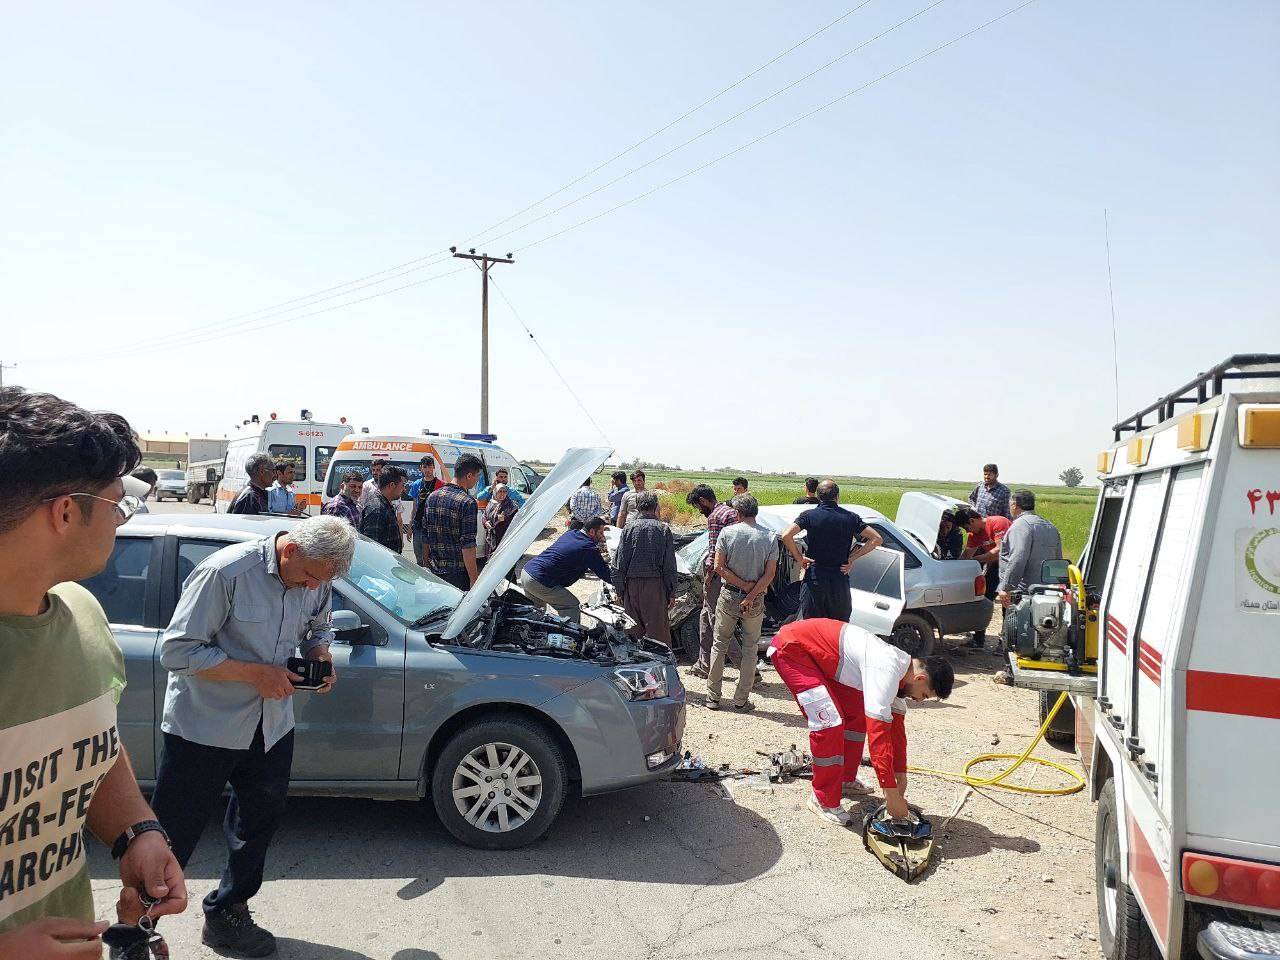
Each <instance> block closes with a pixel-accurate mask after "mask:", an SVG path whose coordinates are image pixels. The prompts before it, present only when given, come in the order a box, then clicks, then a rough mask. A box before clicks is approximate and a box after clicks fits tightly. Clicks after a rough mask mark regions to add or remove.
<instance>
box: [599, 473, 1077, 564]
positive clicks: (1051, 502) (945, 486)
mask: <svg viewBox="0 0 1280 960" xmlns="http://www.w3.org/2000/svg"><path fill="white" fill-rule="evenodd" d="M611 472H612V470H611V469H606V470H602V471H601V472H600V473H598V474H596V479H595V480H594V481H593V482H592V487H593V488H594V489H595V490H596V492H597V493H600V494H601V495H602V496H603V494H604V492H605V491H607V490H608V489H609V474H610V473H611ZM628 472H629V471H628ZM645 474H646V475H647V476H648V479H649V486H651V487H655V486H656V487H667V486H669V485H671V484H672V483H673V482H675V487H676V489H677V490H679V491H683V490H688V489H689V487H691V486H692V485H694V484H698V483H706V484H710V486H711V487H713V488H714V489H715V491H716V494H717V495H718V496H719V497H720V498H721V499H727V498H728V497H730V496H732V494H733V477H734V474H732V473H696V472H684V471H668V470H650V469H648V468H646V469H645ZM747 479H748V480H749V481H750V489H751V492H752V493H753V494H755V496H756V499H757V500H759V501H760V503H761V504H779V503H791V502H792V501H793V500H794V499H795V498H796V497H798V496H800V495H802V494H803V493H804V478H803V477H790V476H780V475H776V474H775V475H770V474H749V475H747ZM832 479H833V480H835V481H836V482H837V483H838V484H840V502H841V503H843V504H846V505H849V504H860V505H862V506H865V507H869V508H871V509H872V510H876V511H878V512H879V513H882V514H884V515H885V516H887V517H890V518H892V517H894V516H896V515H897V512H898V500H899V499H900V498H901V496H902V494H903V493H904V492H906V491H908V490H932V491H934V492H937V493H944V494H947V495H948V496H952V497H956V498H957V499H960V500H963V499H965V498H966V497H967V496H968V495H969V491H970V490H972V489H973V484H972V483H954V482H948V481H939V480H903V479H888V478H883V477H833V478H832ZM1009 486H1010V488H1011V489H1018V488H1019V487H1020V486H1021V487H1026V488H1027V489H1030V490H1033V491H1035V494H1036V512H1037V513H1039V514H1041V515H1042V516H1044V517H1045V518H1046V519H1048V520H1051V521H1053V523H1054V524H1056V525H1057V527H1058V529H1059V530H1060V531H1061V533H1062V547H1063V552H1064V553H1066V555H1067V557H1068V558H1070V559H1075V558H1077V557H1079V556H1080V551H1081V550H1082V549H1083V548H1084V542H1085V538H1086V537H1087V536H1088V534H1089V524H1090V522H1091V521H1092V519H1093V508H1094V502H1095V501H1096V499H1097V496H1098V492H1097V490H1096V489H1095V488H1091V487H1075V488H1071V487H1062V486H1038V485H1034V484H1032V485H1027V484H1014V483H1011V484H1009ZM660 500H661V502H662V507H661V509H662V513H663V516H664V518H668V519H670V520H672V521H673V522H675V523H683V524H691V523H694V522H695V521H697V520H699V519H701V518H700V517H697V515H696V512H695V511H693V509H692V508H691V507H688V506H687V505H686V504H685V502H684V493H683V492H678V493H661V494H660Z"/></svg>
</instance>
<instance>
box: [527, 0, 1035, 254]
mask: <svg viewBox="0 0 1280 960" xmlns="http://www.w3.org/2000/svg"><path fill="white" fill-rule="evenodd" d="M1035 2H1036V0H1024V2H1023V3H1020V4H1018V5H1017V6H1016V7H1013V8H1011V9H1009V10H1006V11H1005V12H1004V13H1002V14H1000V15H999V16H998V17H993V18H992V19H990V20H988V21H986V22H985V23H983V24H980V25H979V26H976V27H974V28H973V29H972V30H969V31H966V32H965V33H962V34H960V35H958V36H955V37H952V38H951V39H950V40H948V41H947V42H946V43H942V44H939V45H938V46H936V47H934V48H933V49H931V50H928V51H926V52H925V53H922V54H921V55H920V56H918V57H916V58H915V59H914V60H908V61H907V62H906V63H903V64H900V65H898V66H896V67H894V68H893V69H892V70H889V71H888V72H886V73H882V74H880V76H878V77H876V78H875V79H874V80H868V81H867V82H866V83H864V84H862V85H861V86H858V87H855V88H854V89H852V90H849V91H848V92H846V93H842V94H841V95H840V96H838V97H836V98H835V99H834V100H828V101H827V102H826V103H824V104H822V105H820V106H817V107H814V108H813V109H812V110H809V111H808V112H806V113H802V114H801V115H800V116H798V117H795V118H794V119H792V120H788V121H787V122H786V123H784V124H782V125H781V126H777V127H774V128H773V129H772V130H770V131H768V132H767V133H763V134H761V135H760V136H758V137H756V138H754V139H752V140H748V141H747V142H746V143H743V144H740V145H738V146H737V147H734V148H733V149H732V150H730V151H729V152H728V153H722V154H721V155H720V156H718V157H716V158H714V159H712V160H708V161H707V162H706V163H703V164H700V165H698V166H696V167H694V168H693V169H692V170H688V171H686V172H684V173H682V174H680V176H678V177H672V178H671V179H670V180H667V181H666V182H665V183H660V184H658V185H657V186H656V187H653V188H652V189H650V190H646V191H645V192H644V193H640V194H637V195H636V196H634V197H632V198H630V199H629V200H624V201H623V202H622V203H619V204H616V205H615V206H612V207H609V208H608V209H606V210H602V211H600V212H599V213H597V214H594V215H592V216H590V217H587V218H586V219H585V220H579V221H578V222H577V223H573V224H570V225H569V226H567V227H565V228H563V229H561V230H557V231H555V232H554V233H550V234H547V235H546V236H545V237H541V238H540V239H538V240H534V241H533V242H531V243H526V244H524V245H523V246H519V247H516V248H515V249H516V250H517V251H521V252H523V251H526V250H531V249H532V248H534V247H536V246H538V245H540V244H543V243H546V242H547V241H549V240H554V239H556V238H557V237H562V236H564V235H565V234H566V233H569V232H570V231H573V230H577V229H578V228H579V227H585V226H586V225H587V224H589V223H594V222H595V221H597V220H599V219H601V218H602V217H607V216H608V215H609V214H611V213H615V212H617V211H618V210H621V209H623V208H624V207H629V206H631V205H632V204H633V203H638V202H640V201H641V200H644V199H647V198H648V197H651V196H653V195H654V194H655V193H657V192H659V191H660V190H665V189H666V188H667V187H670V186H674V185H675V184H677V183H679V182H680V181H681V180H687V179H688V178H689V177H692V176H694V175H695V174H698V173H701V172H702V171H703V170H707V169H709V168H710V167H714V166H715V165H716V164H718V163H720V162H721V161H723V160H728V159H729V158H730V157H732V156H735V155H736V154H739V153H741V152H742V151H743V150H747V149H749V148H750V147H754V146H755V145H756V144H758V143H761V142H763V141H765V140H768V139H769V138H770V137H772V136H774V135H775V134H779V133H781V132H782V131H784V130H788V129H790V128H791V127H794V126H795V125H796V124H798V123H802V122H803V121H805V120H808V119H809V118H810V117H813V116H815V115H816V114H819V113H821V112H822V111H824V110H827V109H830V108H831V107H834V106H836V104H839V103H842V102H844V101H845V100H848V99H849V98H850V97H852V96H855V95H857V94H859V93H862V92H863V91H864V90H867V89H869V88H871V87H873V86H875V85H876V84H877V83H880V82H881V81H882V80H887V79H888V78H889V77H892V76H893V75H894V74H897V73H901V72H902V71H904V70H906V69H908V68H910V67H913V66H915V65H916V64H917V63H919V62H920V61H922V60H927V59H928V58H929V57H932V56H933V55H934V54H936V53H940V52H942V51H943V50H945V49H947V47H950V46H953V45H955V44H957V43H959V42H960V41H961V40H967V39H968V38H969V37H971V36H973V35H974V34H975V33H978V32H980V31H982V30H985V29H986V28H987V27H990V26H992V25H993V24H996V23H999V22H1000V21H1001V20H1004V19H1005V18H1007V17H1011V16H1013V15H1014V14H1015V13H1018V12H1019V11H1020V10H1023V9H1025V8H1027V7H1029V6H1031V4H1033V3H1035Z"/></svg>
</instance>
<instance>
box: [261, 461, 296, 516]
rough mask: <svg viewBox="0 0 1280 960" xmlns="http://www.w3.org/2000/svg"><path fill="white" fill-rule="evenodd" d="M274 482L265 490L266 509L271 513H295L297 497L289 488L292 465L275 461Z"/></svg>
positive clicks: (291, 479) (291, 481)
mask: <svg viewBox="0 0 1280 960" xmlns="http://www.w3.org/2000/svg"><path fill="white" fill-rule="evenodd" d="M275 468H276V482H275V483H273V484H272V485H271V486H269V487H268V488H267V509H268V510H269V511H270V512H271V513H297V512H298V497H297V495H296V494H295V493H294V492H293V491H292V490H290V489H289V488H290V487H291V486H293V464H292V463H290V462H289V461H288V460H277V461H276V463H275Z"/></svg>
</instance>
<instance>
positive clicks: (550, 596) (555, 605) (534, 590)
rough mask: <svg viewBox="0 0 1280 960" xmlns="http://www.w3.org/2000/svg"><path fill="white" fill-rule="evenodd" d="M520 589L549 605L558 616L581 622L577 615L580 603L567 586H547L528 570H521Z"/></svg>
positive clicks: (535, 600) (532, 598)
mask: <svg viewBox="0 0 1280 960" xmlns="http://www.w3.org/2000/svg"><path fill="white" fill-rule="evenodd" d="M520 589H521V590H523V591H524V592H525V594H526V595H527V596H528V597H529V599H531V600H533V601H534V602H535V603H542V604H546V605H547V606H549V607H551V608H552V609H553V610H555V612H556V614H557V615H558V616H561V617H564V618H566V619H567V620H570V621H572V622H573V623H581V622H582V619H581V617H580V615H579V611H580V609H581V606H582V605H581V604H580V603H579V602H578V598H577V597H575V596H574V595H573V594H572V593H571V592H570V591H569V588H568V587H548V586H547V585H546V584H544V583H541V582H539V581H538V580H535V579H534V577H533V575H532V574H531V573H529V571H528V570H521V571H520Z"/></svg>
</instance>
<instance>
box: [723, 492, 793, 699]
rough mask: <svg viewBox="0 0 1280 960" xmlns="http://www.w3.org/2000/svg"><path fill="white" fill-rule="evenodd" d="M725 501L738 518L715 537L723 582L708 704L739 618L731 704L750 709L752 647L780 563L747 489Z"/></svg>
mask: <svg viewBox="0 0 1280 960" xmlns="http://www.w3.org/2000/svg"><path fill="white" fill-rule="evenodd" d="M729 506H731V507H733V509H734V510H736V511H737V513H738V522H737V523H735V524H732V525H731V526H727V527H725V528H724V529H723V530H721V531H720V536H719V537H718V538H717V539H716V557H715V572H716V574H717V575H718V576H719V577H720V579H721V581H722V586H721V589H720V597H719V599H718V600H717V601H716V625H715V642H714V643H713V644H712V646H711V669H710V670H709V671H708V673H707V708H708V709H710V710H719V709H720V694H721V692H722V685H723V684H722V681H723V677H724V661H725V655H726V654H727V653H728V651H729V641H731V640H732V639H733V635H734V633H735V631H736V630H737V629H738V624H742V659H741V661H740V662H739V663H738V687H737V689H736V690H735V691H734V695H733V707H734V709H735V710H754V709H755V705H754V704H753V703H752V702H751V686H752V684H753V683H754V681H755V675H756V647H757V645H758V644H759V642H760V625H761V622H762V621H763V620H764V593H765V591H766V590H768V589H769V584H771V583H772V582H773V576H774V574H775V573H776V572H777V568H778V538H777V537H776V536H774V534H773V533H771V532H770V531H768V530H766V529H765V528H764V527H762V526H760V524H758V523H757V522H756V515H757V514H758V513H759V512H760V505H759V504H758V503H757V502H756V498H755V497H753V496H752V495H751V494H749V493H740V494H738V495H737V496H736V497H734V498H733V499H732V500H730V501H729Z"/></svg>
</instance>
